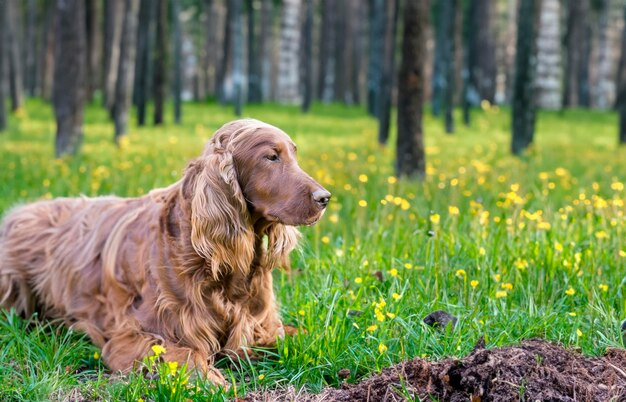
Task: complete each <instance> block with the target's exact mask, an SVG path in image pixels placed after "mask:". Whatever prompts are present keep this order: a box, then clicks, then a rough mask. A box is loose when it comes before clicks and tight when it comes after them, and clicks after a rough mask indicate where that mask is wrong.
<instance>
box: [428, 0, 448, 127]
mask: <svg viewBox="0 0 626 402" xmlns="http://www.w3.org/2000/svg"><path fill="white" fill-rule="evenodd" d="M449 1H450V0H446V1H438V2H436V3H435V18H436V23H435V55H434V58H433V77H432V91H431V92H432V96H431V98H432V100H431V111H432V114H433V116H439V115H440V114H441V109H442V108H443V104H444V92H445V83H446V65H445V57H446V53H447V52H446V48H447V45H446V43H447V41H448V40H450V38H447V37H446V35H447V34H448V33H447V31H448V29H447V23H448V17H447V14H446V8H447V7H448V6H449Z"/></svg>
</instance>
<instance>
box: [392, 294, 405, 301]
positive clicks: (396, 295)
mask: <svg viewBox="0 0 626 402" xmlns="http://www.w3.org/2000/svg"><path fill="white" fill-rule="evenodd" d="M401 297H402V296H400V295H399V294H397V293H394V294H392V295H391V298H392V299H394V300H400V298H401Z"/></svg>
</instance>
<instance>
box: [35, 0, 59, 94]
mask: <svg viewBox="0 0 626 402" xmlns="http://www.w3.org/2000/svg"><path fill="white" fill-rule="evenodd" d="M44 12H45V19H44V27H43V30H42V36H41V54H40V56H39V57H40V58H41V61H40V63H41V70H40V75H41V76H40V78H39V79H40V82H41V85H40V86H41V96H42V97H43V98H44V99H46V100H50V99H51V97H52V80H53V77H54V51H55V50H54V49H55V38H56V29H55V26H56V2H55V1H47V2H46V4H45V11H44Z"/></svg>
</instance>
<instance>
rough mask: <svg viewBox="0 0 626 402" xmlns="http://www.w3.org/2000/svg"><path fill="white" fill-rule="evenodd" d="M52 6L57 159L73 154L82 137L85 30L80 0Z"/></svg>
mask: <svg viewBox="0 0 626 402" xmlns="http://www.w3.org/2000/svg"><path fill="white" fill-rule="evenodd" d="M56 5H57V7H56V11H57V16H58V24H57V34H56V38H57V40H56V41H55V42H56V46H55V47H56V49H55V61H56V62H55V64H56V65H55V68H54V90H53V92H54V93H53V102H54V114H55V116H56V121H57V134H56V156H57V158H58V157H61V156H63V155H74V154H76V153H77V152H78V150H79V148H80V144H81V142H82V138H83V128H82V127H83V109H84V105H85V95H86V94H85V89H86V80H87V77H86V75H87V43H86V37H87V31H86V27H85V19H86V18H85V3H84V0H57V2H56Z"/></svg>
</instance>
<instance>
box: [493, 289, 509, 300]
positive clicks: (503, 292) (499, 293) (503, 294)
mask: <svg viewBox="0 0 626 402" xmlns="http://www.w3.org/2000/svg"><path fill="white" fill-rule="evenodd" d="M506 295H507V293H506V290H498V291H497V292H496V299H500V298H502V297H506Z"/></svg>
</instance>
